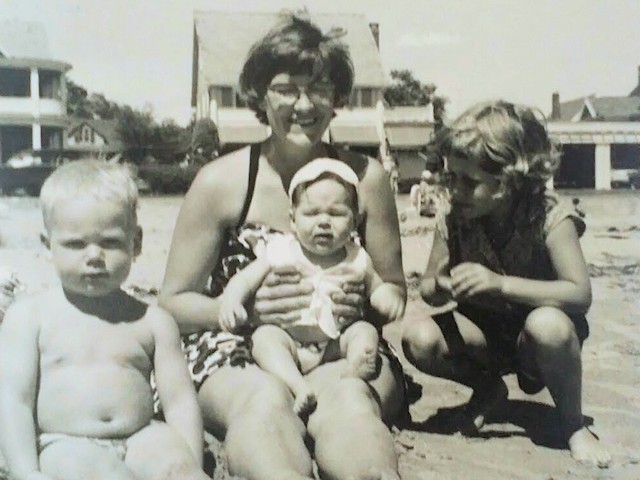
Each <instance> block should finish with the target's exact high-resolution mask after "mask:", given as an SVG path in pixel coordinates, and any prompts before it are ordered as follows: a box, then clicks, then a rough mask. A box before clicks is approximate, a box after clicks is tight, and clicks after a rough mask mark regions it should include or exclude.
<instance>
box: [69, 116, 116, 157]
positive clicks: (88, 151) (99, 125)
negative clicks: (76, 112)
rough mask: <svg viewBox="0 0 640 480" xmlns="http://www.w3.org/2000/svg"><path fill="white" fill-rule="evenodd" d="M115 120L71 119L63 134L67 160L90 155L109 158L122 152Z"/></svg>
mask: <svg viewBox="0 0 640 480" xmlns="http://www.w3.org/2000/svg"><path fill="white" fill-rule="evenodd" d="M117 124H118V123H117V121H116V120H101V119H86V118H72V119H71V120H70V125H69V127H68V128H67V130H66V132H65V145H64V151H65V156H66V157H67V158H72V157H81V156H83V155H92V156H95V157H98V158H107V159H108V158H111V157H113V156H115V155H117V154H119V153H121V152H122V151H123V150H124V145H123V143H122V141H121V140H120V136H119V135H118V133H117V131H116V126H117Z"/></svg>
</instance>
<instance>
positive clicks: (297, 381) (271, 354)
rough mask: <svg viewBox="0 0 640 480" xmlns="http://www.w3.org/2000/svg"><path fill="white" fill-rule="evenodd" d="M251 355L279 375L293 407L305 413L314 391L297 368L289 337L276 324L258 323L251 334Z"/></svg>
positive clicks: (312, 405)
mask: <svg viewBox="0 0 640 480" xmlns="http://www.w3.org/2000/svg"><path fill="white" fill-rule="evenodd" d="M251 343H252V344H253V347H252V349H251V355H252V356H253V358H254V360H255V361H256V363H257V364H258V366H259V367H260V368H262V369H263V370H265V371H267V372H269V373H271V374H273V375H275V376H276V377H278V378H280V379H281V380H282V381H283V382H284V383H286V384H287V386H288V387H289V389H290V390H291V391H292V392H293V395H294V397H295V400H294V402H293V410H294V411H295V412H296V414H298V415H301V416H302V415H307V414H308V413H310V412H311V411H312V410H313V409H314V408H315V406H316V395H315V393H314V391H313V389H312V388H311V386H310V385H309V382H307V380H306V379H305V378H304V376H303V375H302V373H301V372H300V368H299V365H298V351H297V348H296V344H295V342H294V341H293V339H292V338H291V337H290V336H289V334H288V333H287V332H285V331H284V330H283V329H281V328H280V327H276V326H275V325H262V326H261V327H258V328H257V329H256V331H255V332H254V333H253V335H252V336H251Z"/></svg>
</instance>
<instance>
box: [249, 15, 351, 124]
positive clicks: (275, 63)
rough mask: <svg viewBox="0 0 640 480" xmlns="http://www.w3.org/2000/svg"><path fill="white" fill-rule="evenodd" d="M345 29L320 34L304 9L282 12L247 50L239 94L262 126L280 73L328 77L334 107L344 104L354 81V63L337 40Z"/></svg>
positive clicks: (344, 47) (345, 47) (342, 44)
mask: <svg viewBox="0 0 640 480" xmlns="http://www.w3.org/2000/svg"><path fill="white" fill-rule="evenodd" d="M345 33H346V31H345V30H343V29H340V28H335V27H334V28H332V29H331V30H329V31H328V32H322V30H320V28H319V27H318V26H317V25H316V24H314V23H313V22H312V21H311V20H310V18H309V15H308V13H307V11H306V10H303V11H300V12H295V13H294V12H284V13H283V14H282V16H281V19H280V22H279V23H278V24H277V25H276V26H275V27H274V28H273V29H272V30H271V31H269V32H268V33H267V34H266V35H265V36H264V37H263V38H261V39H260V40H258V41H257V42H256V43H255V44H254V45H253V46H252V47H251V49H250V50H249V54H248V56H247V59H246V61H245V63H244V66H243V68H242V72H241V73H240V91H241V93H242V95H243V96H244V97H245V98H246V101H247V105H248V106H249V108H251V110H253V111H254V112H255V113H256V117H257V118H258V120H260V122H261V123H263V124H265V125H266V124H267V115H266V112H265V111H264V109H263V108H262V106H261V103H262V100H263V98H264V96H265V94H266V91H267V87H268V86H269V83H270V82H271V79H272V78H273V77H275V76H276V75H277V74H279V73H289V74H292V75H296V74H298V75H311V77H312V78H313V79H320V78H322V77H325V76H326V77H328V79H329V81H330V82H331V83H332V84H333V86H334V105H335V106H336V107H340V106H342V105H344V104H345V103H346V102H347V101H348V99H349V95H350V94H351V89H352V87H353V81H354V76H355V75H354V70H353V63H352V62H351V56H350V54H349V50H348V48H347V46H346V45H345V44H344V43H343V42H342V41H341V40H340V37H342V36H344V35H345Z"/></svg>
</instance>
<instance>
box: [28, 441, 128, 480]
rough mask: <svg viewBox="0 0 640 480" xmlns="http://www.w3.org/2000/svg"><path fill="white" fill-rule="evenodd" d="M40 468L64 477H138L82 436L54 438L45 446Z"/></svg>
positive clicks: (81, 479) (119, 479)
mask: <svg viewBox="0 0 640 480" xmlns="http://www.w3.org/2000/svg"><path fill="white" fill-rule="evenodd" d="M40 469H41V471H42V473H45V474H46V475H50V476H51V477H53V478H64V479H65V480H86V479H88V478H91V479H95V480H139V479H138V477H137V476H136V475H135V474H134V473H133V472H132V471H131V470H129V468H127V466H126V465H125V463H124V461H122V460H121V459H120V458H119V457H118V456H117V455H116V454H115V453H114V452H113V451H111V450H109V449H108V448H106V447H103V446H100V445H96V444H95V443H93V442H92V441H91V440H90V439H86V438H69V439H64V440H58V441H56V442H55V443H52V444H51V445H49V446H48V447H46V448H45V449H44V450H43V451H42V453H41V454H40Z"/></svg>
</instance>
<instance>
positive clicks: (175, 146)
mask: <svg viewBox="0 0 640 480" xmlns="http://www.w3.org/2000/svg"><path fill="white" fill-rule="evenodd" d="M151 143H152V145H153V147H152V155H153V157H154V158H155V159H156V160H158V163H164V164H167V163H180V162H181V161H182V160H183V159H184V158H185V156H186V155H187V152H188V151H189V150H190V147H191V138H190V134H189V131H188V130H187V129H186V128H183V127H180V126H178V125H176V124H175V122H174V121H173V120H165V121H163V122H162V123H161V124H160V125H156V126H155V128H154V132H153V137H152V142H151Z"/></svg>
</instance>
